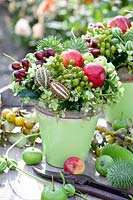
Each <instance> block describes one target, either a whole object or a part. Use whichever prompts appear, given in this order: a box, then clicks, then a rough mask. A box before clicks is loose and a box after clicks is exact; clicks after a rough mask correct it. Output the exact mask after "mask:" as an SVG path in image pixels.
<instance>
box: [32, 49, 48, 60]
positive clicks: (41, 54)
mask: <svg viewBox="0 0 133 200" xmlns="http://www.w3.org/2000/svg"><path fill="white" fill-rule="evenodd" d="M34 55H35V57H36V59H37V60H43V59H44V58H45V56H46V53H45V51H37V52H35V53H34Z"/></svg>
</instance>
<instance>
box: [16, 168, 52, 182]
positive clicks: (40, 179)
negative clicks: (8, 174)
mask: <svg viewBox="0 0 133 200" xmlns="http://www.w3.org/2000/svg"><path fill="white" fill-rule="evenodd" d="M15 167H16V169H17V170H18V171H21V172H23V173H24V174H26V175H28V176H30V177H32V178H35V179H36V180H38V181H42V182H43V183H45V184H46V183H48V184H50V182H49V181H46V180H44V179H42V178H40V177H38V176H34V175H32V174H30V173H28V172H26V171H24V170H23V169H21V168H19V167H17V166H15Z"/></svg>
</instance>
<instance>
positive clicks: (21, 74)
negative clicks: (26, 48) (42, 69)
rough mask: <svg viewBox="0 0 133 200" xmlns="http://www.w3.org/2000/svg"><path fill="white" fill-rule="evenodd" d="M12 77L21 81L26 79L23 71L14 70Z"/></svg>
mask: <svg viewBox="0 0 133 200" xmlns="http://www.w3.org/2000/svg"><path fill="white" fill-rule="evenodd" d="M14 77H15V78H17V79H22V78H24V77H26V71H25V69H19V70H16V71H15V72H14Z"/></svg>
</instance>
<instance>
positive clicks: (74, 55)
mask: <svg viewBox="0 0 133 200" xmlns="http://www.w3.org/2000/svg"><path fill="white" fill-rule="evenodd" d="M61 57H62V58H63V64H64V66H65V67H67V66H68V65H69V63H70V61H71V60H73V61H74V66H78V67H81V66H82V64H83V57H82V55H81V53H80V52H79V51H77V50H74V49H70V50H66V51H63V52H62V54H61Z"/></svg>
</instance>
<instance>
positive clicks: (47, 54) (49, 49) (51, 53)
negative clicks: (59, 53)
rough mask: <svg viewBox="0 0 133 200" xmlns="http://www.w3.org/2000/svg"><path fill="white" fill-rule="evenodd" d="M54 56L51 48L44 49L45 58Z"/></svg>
mask: <svg viewBox="0 0 133 200" xmlns="http://www.w3.org/2000/svg"><path fill="white" fill-rule="evenodd" d="M49 56H55V51H54V50H53V49H52V48H48V49H46V57H49Z"/></svg>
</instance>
